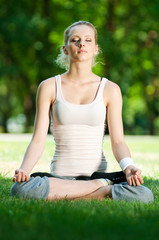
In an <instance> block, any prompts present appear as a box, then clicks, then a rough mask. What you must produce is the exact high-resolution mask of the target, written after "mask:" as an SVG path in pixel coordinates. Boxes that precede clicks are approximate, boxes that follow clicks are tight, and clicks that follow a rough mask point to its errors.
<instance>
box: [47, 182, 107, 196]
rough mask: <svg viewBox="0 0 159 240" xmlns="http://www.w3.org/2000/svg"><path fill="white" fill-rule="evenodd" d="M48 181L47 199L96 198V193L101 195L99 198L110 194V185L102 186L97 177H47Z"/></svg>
mask: <svg viewBox="0 0 159 240" xmlns="http://www.w3.org/2000/svg"><path fill="white" fill-rule="evenodd" d="M49 181H50V191H49V195H48V197H47V200H57V199H65V198H67V199H79V198H81V199H89V198H98V197H99V195H98V194H100V195H101V198H104V196H105V197H106V195H110V191H111V190H110V186H105V187H104V188H103V184H102V183H101V182H100V181H99V180H98V179H96V180H90V181H81V180H79V181H78V180H63V179H58V178H49ZM100 188H101V189H100ZM98 189H99V192H98Z"/></svg>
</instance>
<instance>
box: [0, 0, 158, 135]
mask: <svg viewBox="0 0 159 240" xmlns="http://www.w3.org/2000/svg"><path fill="white" fill-rule="evenodd" d="M158 19H159V1H158V0H153V1H149V0H133V1H127V0H120V1H118V0H87V1H86V0H85V1H84V0H74V1H71V0H65V1H63V0H34V1H27V0H20V1H14V0H10V1H8V2H7V3H6V1H4V0H0V46H1V47H0V48H1V50H0V132H1V133H3V132H18V133H19V132H23V133H24V132H32V130H33V123H34V116H35V99H36V91H37V88H38V85H39V83H40V82H41V81H43V80H44V79H47V78H49V77H51V76H55V75H57V74H61V73H63V72H64V71H65V70H64V69H60V68H59V67H58V66H57V65H56V63H55V59H56V58H57V55H58V54H59V52H60V47H61V45H62V44H63V33H64V30H65V29H66V28H67V27H68V26H69V25H70V24H72V23H73V22H75V21H79V20H85V21H90V22H91V23H93V24H94V25H95V26H96V28H97V31H98V44H99V46H100V48H101V50H102V53H101V54H100V55H99V57H98V62H99V63H98V64H97V65H96V67H95V68H94V70H93V71H94V72H95V73H96V74H98V75H100V76H104V77H106V78H108V79H110V80H111V81H113V82H115V83H117V84H118V85H119V86H120V88H121V91H122V95H123V122H124V129H125V133H126V134H128V135H158V134H159V32H158V30H159V21H158Z"/></svg>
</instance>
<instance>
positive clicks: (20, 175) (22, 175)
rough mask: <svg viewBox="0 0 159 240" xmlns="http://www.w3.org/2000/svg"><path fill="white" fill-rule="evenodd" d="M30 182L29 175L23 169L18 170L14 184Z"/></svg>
mask: <svg viewBox="0 0 159 240" xmlns="http://www.w3.org/2000/svg"><path fill="white" fill-rule="evenodd" d="M28 180H29V176H28V174H27V173H26V172H25V171H24V170H22V169H16V170H15V174H14V177H13V182H25V181H28Z"/></svg>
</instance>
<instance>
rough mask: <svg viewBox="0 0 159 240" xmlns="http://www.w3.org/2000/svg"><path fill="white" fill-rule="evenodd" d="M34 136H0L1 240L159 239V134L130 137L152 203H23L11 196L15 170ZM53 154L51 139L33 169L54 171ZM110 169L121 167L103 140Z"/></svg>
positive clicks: (93, 201) (132, 151) (107, 142)
mask: <svg viewBox="0 0 159 240" xmlns="http://www.w3.org/2000/svg"><path fill="white" fill-rule="evenodd" d="M30 138H31V136H30V135H27V136H23V135H22V136H13V135H9V136H6V135H1V136H0V172H1V176H0V240H1V239H4V240H6V239H12V238H13V239H15V240H16V239H22V240H25V239H39V240H41V239H45V240H46V239H55V240H56V239H58V240H60V239H61V240H65V239H66V240H67V239H68V240H72V239H76V240H78V239H79V240H87V239H99V240H100V239H108V240H109V239H111V240H112V239H113V240H114V239H137V240H138V239H146V240H150V239H152V240H155V239H158V234H159V227H158V226H159V164H158V162H159V161H158V159H159V152H158V146H159V137H148V136H146V137H126V142H127V145H128V146H129V148H130V150H131V153H132V156H133V158H134V160H135V162H136V164H137V165H138V166H139V167H140V168H141V169H142V170H143V171H142V172H143V177H144V181H145V186H147V187H149V188H150V189H151V190H152V191H153V193H154V196H155V202H154V203H153V204H142V203H135V202H125V201H112V200H109V199H106V200H103V201H99V200H98V201H97V200H96V201H95V200H91V201H68V200H65V201H57V202H46V201H44V200H43V201H37V200H35V201H33V200H27V201H23V200H21V199H17V198H11V197H10V195H9V190H10V187H11V185H12V180H11V177H12V175H13V173H14V169H15V168H17V167H19V165H20V163H21V160H22V158H23V155H24V152H25V149H26V147H27V144H28V143H29V140H30ZM53 152H54V143H53V139H52V137H50V136H49V137H48V139H47V142H46V147H45V151H44V153H43V155H42V157H41V159H40V161H39V163H38V164H37V166H36V167H35V168H34V169H33V171H39V170H41V171H49V164H50V160H51V158H52V155H53ZM104 153H105V155H106V156H107V160H108V162H109V171H113V170H119V167H118V164H117V163H116V162H115V159H114V157H113V155H112V153H111V147H110V142H109V137H106V138H105V141H104Z"/></svg>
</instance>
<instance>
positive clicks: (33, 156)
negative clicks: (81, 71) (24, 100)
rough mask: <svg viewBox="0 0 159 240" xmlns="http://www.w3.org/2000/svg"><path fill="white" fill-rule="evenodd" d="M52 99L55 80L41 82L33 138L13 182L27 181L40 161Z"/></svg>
mask: <svg viewBox="0 0 159 240" xmlns="http://www.w3.org/2000/svg"><path fill="white" fill-rule="evenodd" d="M54 99H55V80H54V79H53V78H52V79H48V80H45V81H43V82H42V83H41V84H40V85H39V87H38V91H37V98H36V116H35V124H34V133H33V137H32V140H31V142H30V144H29V146H28V148H27V150H26V153H25V155H24V159H23V162H22V164H21V166H20V168H19V169H16V171H15V175H14V177H13V181H14V182H16V181H18V182H21V181H27V180H28V179H29V174H30V172H31V170H32V169H33V167H34V166H35V164H36V163H37V161H38V160H39V159H40V156H41V154H42V152H43V149H44V146H45V141H46V137H47V132H48V127H49V118H50V106H51V104H53V101H54Z"/></svg>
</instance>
